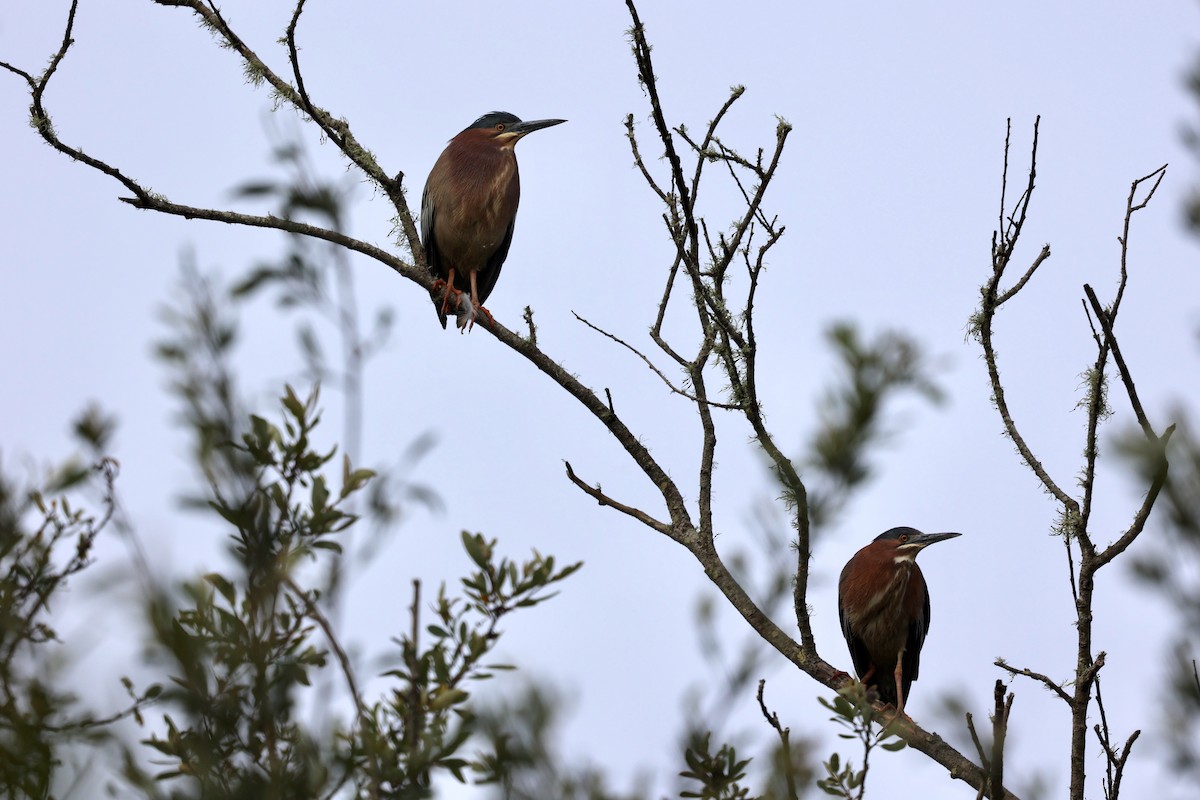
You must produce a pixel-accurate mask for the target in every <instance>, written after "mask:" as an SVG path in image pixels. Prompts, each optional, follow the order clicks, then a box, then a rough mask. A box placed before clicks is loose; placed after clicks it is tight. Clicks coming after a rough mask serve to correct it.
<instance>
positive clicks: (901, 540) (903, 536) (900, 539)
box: [896, 533, 908, 544]
mask: <svg viewBox="0 0 1200 800" xmlns="http://www.w3.org/2000/svg"><path fill="white" fill-rule="evenodd" d="M896 541H898V542H899V543H900V544H904V543H905V542H907V541H908V534H907V533H902V534H900V535H899V536H898V537H896Z"/></svg>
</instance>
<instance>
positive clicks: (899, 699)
mask: <svg viewBox="0 0 1200 800" xmlns="http://www.w3.org/2000/svg"><path fill="white" fill-rule="evenodd" d="M900 656H901V657H900V658H897V659H896V673H895V678H896V716H898V717H904V718H905V719H907V718H908V715H907V714H905V713H904V666H903V663H904V661H903V656H904V651H900Z"/></svg>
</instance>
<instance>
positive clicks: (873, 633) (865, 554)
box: [838, 528, 962, 714]
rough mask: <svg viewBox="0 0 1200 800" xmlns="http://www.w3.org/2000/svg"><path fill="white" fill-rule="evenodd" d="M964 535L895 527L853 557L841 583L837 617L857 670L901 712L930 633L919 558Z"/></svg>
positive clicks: (845, 569) (867, 683)
mask: <svg viewBox="0 0 1200 800" xmlns="http://www.w3.org/2000/svg"><path fill="white" fill-rule="evenodd" d="M961 535H962V534H958V533H921V532H920V531H919V530H917V529H916V528H892V529H891V530H890V531H887V532H885V533H882V534H880V535H879V536H877V537H875V541H873V542H871V543H870V544H869V545H867V546H866V547H864V548H863V549H861V550H859V551H858V552H857V553H855V554H854V557H853V558H851V559H850V560H849V561H847V562H846V566H845V567H843V568H842V576H841V578H839V579H838V618H839V619H840V620H841V623H842V633H843V634H844V635H845V637H846V644H847V645H849V646H850V658H851V660H852V661H853V662H854V671H855V672H857V673H858V677H859V679H860V680H861V681H862V682H863V683H865V684H866V685H867V686H868V687H870V688H873V689H875V690H876V691H877V692H878V693H879V699H880V701H882V702H884V703H890V704H892V705H893V706H895V707H896V711H897V713H900V714H903V713H904V700H905V698H906V697H908V687H909V686H911V685H912V682H913V681H915V680H916V679H917V676H918V674H919V673H920V665H921V645H923V644H924V643H925V634H926V633H927V632H928V631H929V590H928V589H927V588H926V586H925V576H923V575H922V574H921V568H920V567H918V566H917V554H918V553H920V552H921V551H922V550H924V549H925V548H926V547H928V546H929V545H931V544H933V543H934V542H940V541H943V540H945V539H952V538H954V537H955V536H961Z"/></svg>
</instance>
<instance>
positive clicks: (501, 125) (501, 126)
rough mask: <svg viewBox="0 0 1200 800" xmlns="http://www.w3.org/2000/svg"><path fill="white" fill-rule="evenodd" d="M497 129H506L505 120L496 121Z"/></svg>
mask: <svg viewBox="0 0 1200 800" xmlns="http://www.w3.org/2000/svg"><path fill="white" fill-rule="evenodd" d="M496 130H497V131H503V130H504V123H503V122H497V123H496Z"/></svg>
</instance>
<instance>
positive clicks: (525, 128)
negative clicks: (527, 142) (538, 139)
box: [507, 119, 566, 137]
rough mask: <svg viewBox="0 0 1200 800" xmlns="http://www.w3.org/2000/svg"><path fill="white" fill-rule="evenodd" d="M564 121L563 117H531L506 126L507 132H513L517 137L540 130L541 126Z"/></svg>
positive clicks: (544, 126)
mask: <svg viewBox="0 0 1200 800" xmlns="http://www.w3.org/2000/svg"><path fill="white" fill-rule="evenodd" d="M564 122H566V120H565V119H531V120H526V121H524V122H514V123H512V124H511V125H509V126H508V131H507V133H515V134H516V135H517V136H518V137H521V136H524V135H525V134H527V133H533V132H534V131H540V130H541V129H542V128H549V127H551V126H554V125H561V124H562V123H564Z"/></svg>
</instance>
